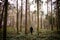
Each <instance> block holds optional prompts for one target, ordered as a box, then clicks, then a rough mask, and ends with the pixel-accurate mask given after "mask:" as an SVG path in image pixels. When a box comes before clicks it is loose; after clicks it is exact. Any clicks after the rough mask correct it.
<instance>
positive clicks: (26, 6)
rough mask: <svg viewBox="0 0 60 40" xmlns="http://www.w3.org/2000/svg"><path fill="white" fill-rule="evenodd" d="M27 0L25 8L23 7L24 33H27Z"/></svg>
mask: <svg viewBox="0 0 60 40" xmlns="http://www.w3.org/2000/svg"><path fill="white" fill-rule="evenodd" d="M27 33H28V31H27V0H26V8H25V34H27Z"/></svg>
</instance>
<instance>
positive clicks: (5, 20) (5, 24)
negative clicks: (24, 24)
mask: <svg viewBox="0 0 60 40" xmlns="http://www.w3.org/2000/svg"><path fill="white" fill-rule="evenodd" d="M4 6H5V15H4V24H3V40H6V27H7V10H8V0H5V5H4Z"/></svg>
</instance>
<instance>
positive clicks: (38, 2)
mask: <svg viewBox="0 0 60 40" xmlns="http://www.w3.org/2000/svg"><path fill="white" fill-rule="evenodd" d="M37 32H38V35H39V0H37Z"/></svg>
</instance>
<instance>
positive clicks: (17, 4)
mask: <svg viewBox="0 0 60 40" xmlns="http://www.w3.org/2000/svg"><path fill="white" fill-rule="evenodd" d="M18 16H19V13H18V0H17V20H16V27H17V33H19V30H18Z"/></svg>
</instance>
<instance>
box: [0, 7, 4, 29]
mask: <svg viewBox="0 0 60 40" xmlns="http://www.w3.org/2000/svg"><path fill="white" fill-rule="evenodd" d="M3 12H4V6H3V10H2V13H1V18H0V28H2V21H3Z"/></svg>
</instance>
